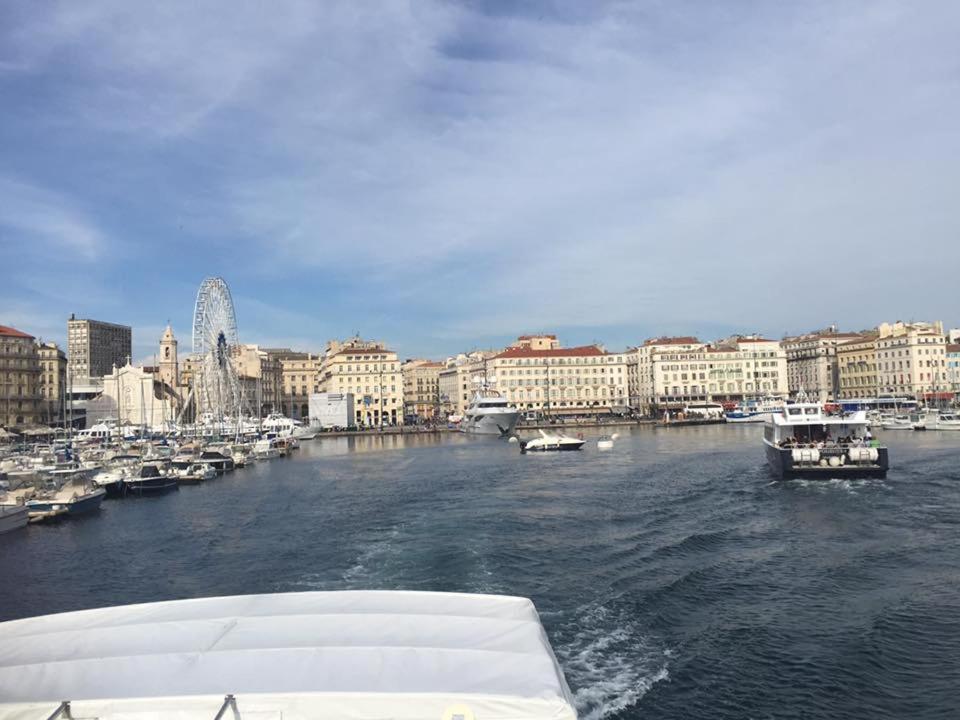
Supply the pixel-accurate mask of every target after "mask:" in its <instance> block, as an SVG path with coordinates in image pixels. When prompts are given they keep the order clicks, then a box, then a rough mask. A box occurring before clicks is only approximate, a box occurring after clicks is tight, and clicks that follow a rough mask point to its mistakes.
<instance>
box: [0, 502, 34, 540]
mask: <svg viewBox="0 0 960 720" xmlns="http://www.w3.org/2000/svg"><path fill="white" fill-rule="evenodd" d="M29 519H30V511H29V510H27V506H26V505H3V506H0V535H3V534H4V533H8V532H13V531H14V530H19V529H20V528H22V527H24V526H26V524H27V521H28V520H29Z"/></svg>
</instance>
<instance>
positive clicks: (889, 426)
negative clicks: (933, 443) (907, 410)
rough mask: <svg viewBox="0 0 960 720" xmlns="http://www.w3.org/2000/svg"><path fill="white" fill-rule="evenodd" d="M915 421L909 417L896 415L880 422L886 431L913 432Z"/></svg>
mask: <svg viewBox="0 0 960 720" xmlns="http://www.w3.org/2000/svg"><path fill="white" fill-rule="evenodd" d="M913 424H914V421H913V420H911V419H910V416H909V415H902V414H901V415H894V416H893V417H890V418H886V419H885V420H882V421H881V422H880V427H882V428H883V429H884V430H913Z"/></svg>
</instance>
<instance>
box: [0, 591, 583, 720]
mask: <svg viewBox="0 0 960 720" xmlns="http://www.w3.org/2000/svg"><path fill="white" fill-rule="evenodd" d="M228 695H232V696H233V697H234V698H235V703H236V710H237V714H236V715H234V713H233V712H232V709H231V710H228V711H227V712H226V714H225V715H224V716H225V717H230V718H232V717H240V718H246V717H257V718H279V717H281V716H282V717H283V718H285V719H286V720H290V719H291V718H323V719H324V720H331V719H332V718H349V719H350V720H366V719H369V720H382V718H396V719H398V720H404V719H407V718H409V719H410V720H413V719H414V718H416V719H417V720H420V719H421V718H429V719H430V720H456V717H457V716H460V717H461V718H462V720H473V719H474V718H476V720H523V719H524V718H551V719H553V720H575V718H576V712H575V710H574V708H573V701H572V698H571V695H570V691H569V689H568V687H567V684H566V681H565V680H564V678H563V674H562V672H561V670H560V667H559V665H558V664H557V661H556V659H555V657H554V655H553V651H552V649H551V647H550V644H549V642H548V640H547V637H546V634H545V632H544V630H543V628H542V626H541V624H540V620H539V617H538V615H537V612H536V610H535V608H534V606H533V603H531V602H530V601H529V600H527V599H524V598H517V597H504V596H489V595H465V594H448V593H424V592H375V591H359V592H310V593H290V594H273V595H247V596H233V597H222V598H204V599H197V600H179V601H171V602H159V603H150V604H143V605H129V606H123V607H115V608H104V609H98V610H85V611H79V612H71V613H63V614H59V615H48V616H43V617H36V618H28V619H24V620H14V621H10V622H5V623H0V719H2V720H11V719H14V718H16V719H17V720H20V719H26V718H48V717H50V716H51V715H52V714H53V712H54V711H55V710H56V709H57V707H58V706H59V704H60V702H61V701H64V700H67V701H70V711H71V714H72V715H73V717H97V718H101V719H107V718H119V717H124V718H128V717H131V718H134V717H135V718H148V717H149V718H167V717H177V718H182V719H184V720H187V719H192V718H204V719H207V720H213V718H214V717H216V716H217V713H218V712H219V711H220V709H221V708H222V707H223V706H224V702H225V698H226V696H228Z"/></svg>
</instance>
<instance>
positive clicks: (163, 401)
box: [85, 363, 180, 429]
mask: <svg viewBox="0 0 960 720" xmlns="http://www.w3.org/2000/svg"><path fill="white" fill-rule="evenodd" d="M153 370H155V369H153V368H142V367H135V366H133V365H131V364H130V363H127V364H125V365H124V366H122V367H117V368H114V369H113V371H112V372H111V373H110V374H109V375H105V376H104V377H102V378H100V380H101V383H102V390H101V392H100V394H99V395H97V396H96V397H95V398H93V399H90V400H88V401H87V402H86V405H85V409H86V427H92V426H93V425H96V424H97V423H101V422H114V423H117V424H119V425H129V426H135V427H143V428H147V429H160V428H162V427H164V426H165V425H167V424H169V423H172V422H174V421H175V420H176V419H177V413H178V410H179V403H180V401H179V397H178V396H177V394H176V392H175V391H174V390H173V388H172V387H171V386H170V385H168V384H167V383H166V382H164V381H163V380H162V379H161V376H160V373H159V372H153Z"/></svg>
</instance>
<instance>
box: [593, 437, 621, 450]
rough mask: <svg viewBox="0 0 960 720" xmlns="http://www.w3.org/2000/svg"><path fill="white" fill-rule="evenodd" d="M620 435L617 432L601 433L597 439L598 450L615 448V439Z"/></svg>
mask: <svg viewBox="0 0 960 720" xmlns="http://www.w3.org/2000/svg"><path fill="white" fill-rule="evenodd" d="M618 437H620V436H619V434H617V433H614V434H613V435H601V436H600V437H599V438H598V439H597V450H613V441H614V440H616V439H617V438H618Z"/></svg>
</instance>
